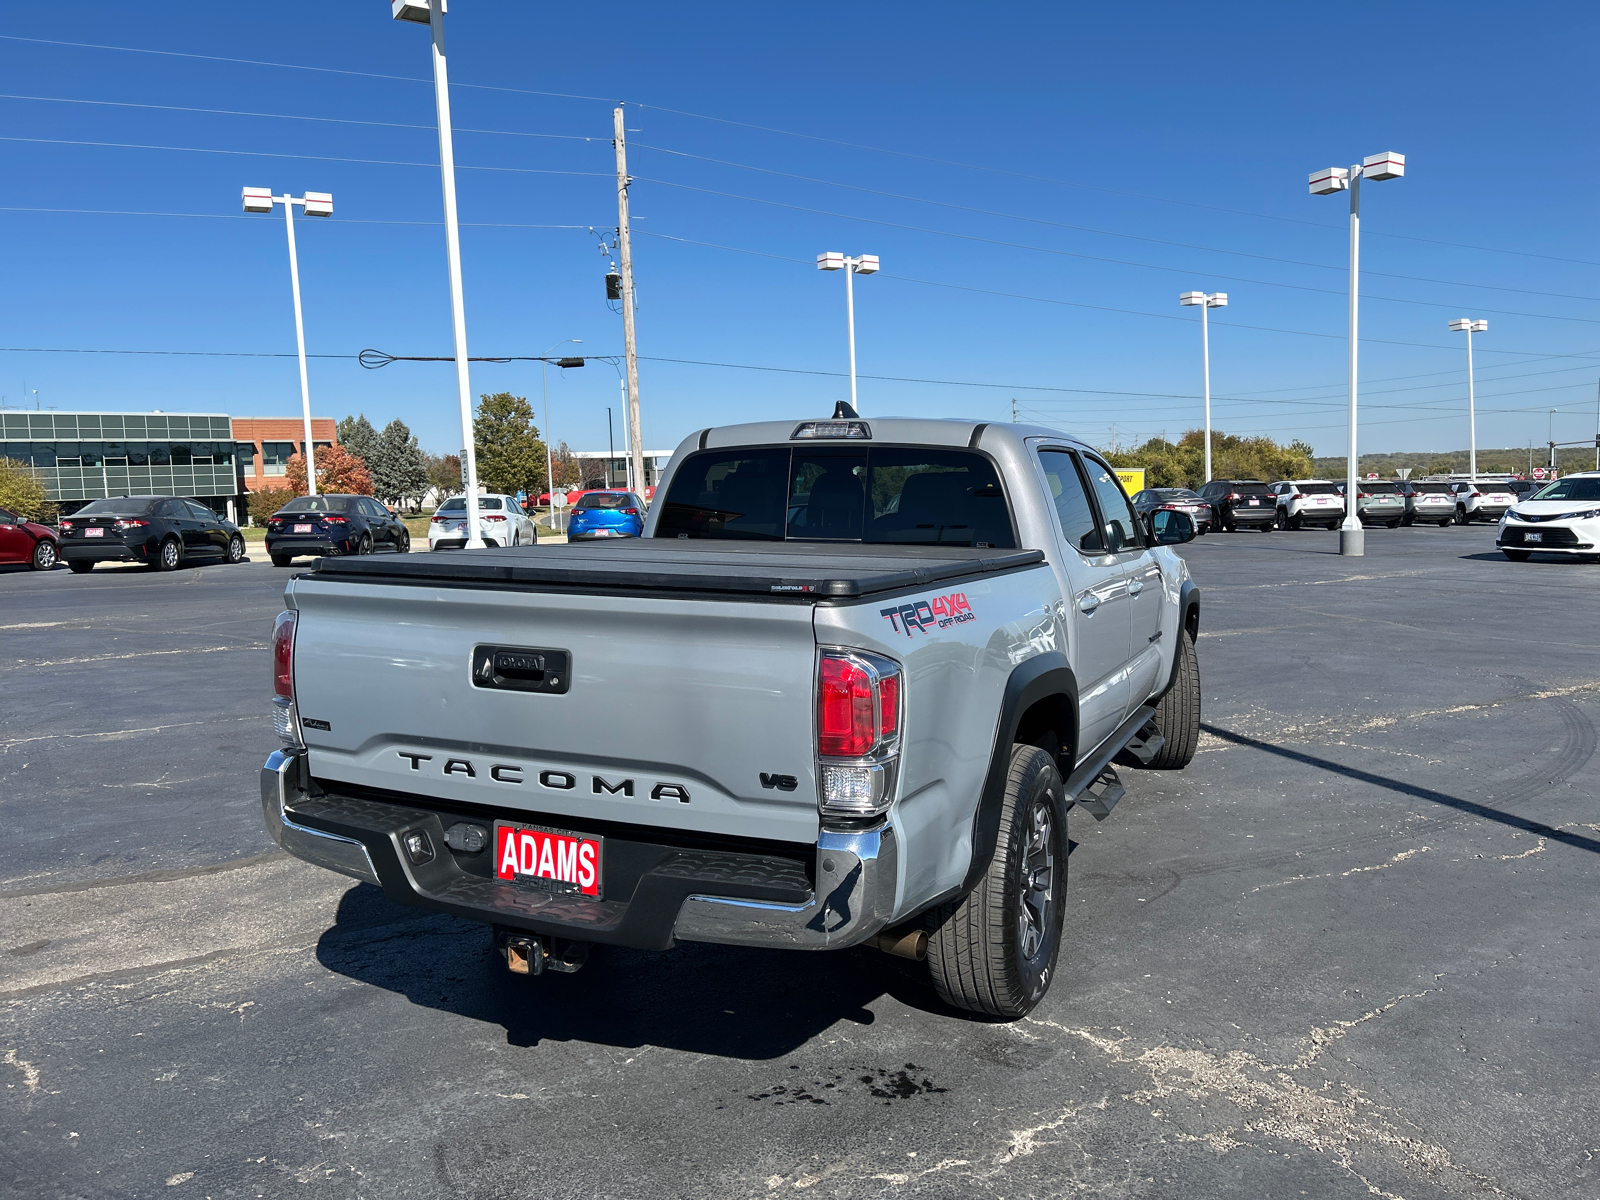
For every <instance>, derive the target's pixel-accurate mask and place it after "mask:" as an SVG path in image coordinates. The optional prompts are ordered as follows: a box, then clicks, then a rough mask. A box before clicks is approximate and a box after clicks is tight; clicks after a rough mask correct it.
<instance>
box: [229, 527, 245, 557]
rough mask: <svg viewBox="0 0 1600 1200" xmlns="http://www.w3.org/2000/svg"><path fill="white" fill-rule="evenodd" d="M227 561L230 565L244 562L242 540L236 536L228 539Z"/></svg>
mask: <svg viewBox="0 0 1600 1200" xmlns="http://www.w3.org/2000/svg"><path fill="white" fill-rule="evenodd" d="M228 561H229V562H231V563H241V562H243V561H244V539H243V538H242V537H240V536H239V535H238V534H234V535H233V536H232V537H231V538H229V539H228Z"/></svg>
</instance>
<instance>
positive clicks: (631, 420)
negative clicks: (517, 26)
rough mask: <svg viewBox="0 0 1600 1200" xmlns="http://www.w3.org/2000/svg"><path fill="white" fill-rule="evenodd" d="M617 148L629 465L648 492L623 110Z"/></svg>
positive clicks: (616, 123)
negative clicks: (635, 328) (641, 410)
mask: <svg viewBox="0 0 1600 1200" xmlns="http://www.w3.org/2000/svg"><path fill="white" fill-rule="evenodd" d="M611 127H612V129H613V130H614V131H615V133H616V137H615V139H614V140H613V143H612V144H613V145H615V146H616V148H617V258H618V259H619V261H620V262H621V265H622V348H623V353H624V355H625V356H626V358H627V362H628V464H629V468H630V469H631V471H632V474H633V481H634V483H635V485H636V486H638V487H639V488H640V489H641V490H643V488H644V453H643V451H642V450H641V449H640V447H641V446H643V445H644V432H643V431H642V430H641V429H640V428H639V347H638V343H637V342H636V341H635V339H634V332H633V243H632V241H631V240H630V238H629V236H628V184H629V182H631V181H630V180H629V178H628V138H627V132H626V131H625V130H624V129H623V127H622V106H621V105H620V104H619V105H618V106H617V107H616V108H614V109H612V110H611Z"/></svg>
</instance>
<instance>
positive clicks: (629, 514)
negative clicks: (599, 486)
mask: <svg viewBox="0 0 1600 1200" xmlns="http://www.w3.org/2000/svg"><path fill="white" fill-rule="evenodd" d="M644 511H645V505H644V501H643V500H641V499H639V497H638V496H636V495H634V494H633V493H632V492H585V493H584V495H583V497H582V498H581V499H580V500H579V501H578V503H577V504H576V505H574V506H573V509H572V514H571V516H570V518H569V519H568V522H567V540H568V541H573V542H582V541H587V540H590V539H594V538H619V537H638V536H640V535H641V534H642V533H644Z"/></svg>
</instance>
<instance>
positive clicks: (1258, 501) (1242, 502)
mask: <svg viewBox="0 0 1600 1200" xmlns="http://www.w3.org/2000/svg"><path fill="white" fill-rule="evenodd" d="M1200 495H1201V496H1202V497H1204V498H1205V500H1206V502H1207V503H1208V504H1210V505H1211V520H1212V524H1213V525H1215V526H1216V527H1218V528H1220V529H1222V530H1223V531H1224V532H1226V533H1232V532H1233V531H1234V530H1236V529H1241V528H1242V529H1257V530H1260V531H1261V532H1262V533H1266V532H1268V531H1269V530H1271V529H1272V527H1273V526H1274V525H1275V524H1277V521H1278V502H1277V498H1276V497H1275V496H1273V494H1272V493H1271V492H1269V491H1268V490H1267V485H1266V484H1265V483H1263V482H1262V481H1261V480H1259V479H1213V480H1212V481H1211V482H1210V483H1208V484H1206V485H1205V487H1203V488H1201V489H1200Z"/></svg>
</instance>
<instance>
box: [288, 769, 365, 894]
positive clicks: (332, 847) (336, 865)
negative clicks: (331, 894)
mask: <svg viewBox="0 0 1600 1200" xmlns="http://www.w3.org/2000/svg"><path fill="white" fill-rule="evenodd" d="M297 769H298V763H297V762H296V760H295V758H294V757H293V756H291V755H288V754H285V753H284V752H283V751H282V750H274V751H273V752H272V753H271V754H270V755H268V756H267V765H266V766H264V767H262V768H261V815H262V817H263V818H264V819H265V820H266V823H267V832H268V833H269V834H271V835H272V840H273V841H275V842H277V843H278V845H280V846H282V847H283V848H284V849H285V850H287V851H288V852H289V853H290V854H292V855H294V856H295V857H296V858H303V859H305V860H306V861H307V862H308V863H314V864H316V865H317V866H319V867H327V868H328V870H330V871H337V872H339V874H341V875H349V876H350V877H351V878H352V879H359V880H362V881H363V882H364V883H377V882H378V872H377V870H376V869H375V868H374V867H373V865H372V856H371V855H370V854H368V853H367V848H366V847H365V846H364V845H362V844H361V843H360V842H358V841H356V840H355V839H353V838H344V837H339V836H338V835H337V834H332V833H324V832H323V831H322V830H320V829H312V828H310V827H309V826H306V825H297V824H295V822H294V821H293V820H292V819H291V818H290V817H289V816H288V814H287V813H286V812H285V811H284V810H285V809H286V808H287V807H288V803H289V797H290V795H291V793H292V792H293V791H296V790H298V789H296V788H294V786H293V785H292V784H291V783H290V776H291V773H292V772H294V771H296V770H297Z"/></svg>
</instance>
